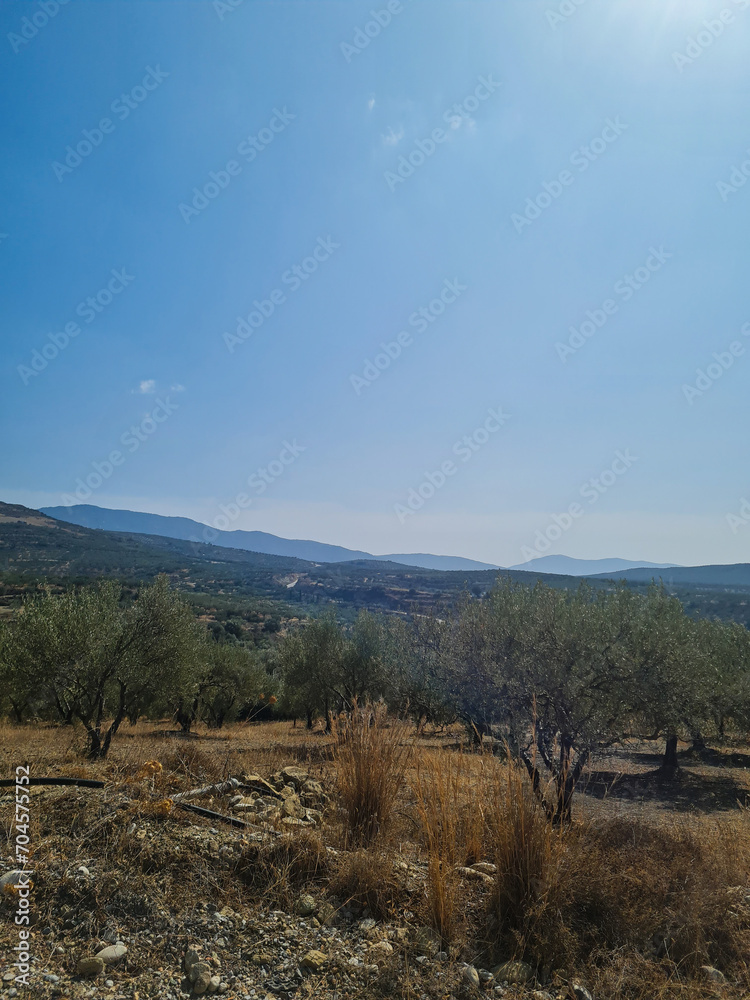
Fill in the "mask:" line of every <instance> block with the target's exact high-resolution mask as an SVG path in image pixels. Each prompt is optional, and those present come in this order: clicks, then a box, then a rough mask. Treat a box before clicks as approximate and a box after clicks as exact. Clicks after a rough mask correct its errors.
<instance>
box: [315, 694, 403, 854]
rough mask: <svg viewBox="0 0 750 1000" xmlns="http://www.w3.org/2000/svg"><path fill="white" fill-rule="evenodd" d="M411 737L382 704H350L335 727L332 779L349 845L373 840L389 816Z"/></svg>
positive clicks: (358, 844)
mask: <svg viewBox="0 0 750 1000" xmlns="http://www.w3.org/2000/svg"><path fill="white" fill-rule="evenodd" d="M413 742H414V738H413V735H412V736H410V735H409V728H408V727H407V726H406V724H405V723H402V722H400V721H399V720H397V719H389V717H388V712H387V709H386V707H385V705H365V706H363V707H361V708H360V707H359V706H358V705H356V704H355V705H354V708H353V709H352V712H351V714H350V715H348V716H346V717H345V718H343V719H340V720H339V721H338V722H337V723H336V725H335V727H334V746H333V759H334V763H335V766H336V782H337V785H338V790H339V795H340V796H341V802H342V805H343V807H344V814H345V817H346V829H345V840H346V845H347V846H348V847H365V846H368V845H370V844H372V843H373V842H374V840H375V839H376V837H378V835H379V834H381V833H382V832H383V831H384V830H385V828H386V826H387V825H388V821H389V820H390V818H391V814H392V812H393V808H394V805H395V803H396V801H397V799H398V796H399V793H400V791H401V787H402V785H403V783H404V775H405V772H406V768H407V766H408V764H409V761H410V758H411V754H412V749H413Z"/></svg>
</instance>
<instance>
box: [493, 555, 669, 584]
mask: <svg viewBox="0 0 750 1000" xmlns="http://www.w3.org/2000/svg"><path fill="white" fill-rule="evenodd" d="M673 566H674V563H651V562H633V561H632V560H631V559H573V558H572V557H571V556H540V557H539V558H538V559H532V560H531V561H530V562H526V563H521V564H520V565H519V566H510V567H509V569H520V570H524V571H525V572H528V573H562V574H563V575H564V576H601V575H606V576H610V575H611V574H612V573H617V574H619V573H622V572H624V571H627V570H635V569H641V568H643V569H646V570H651V569H671V568H672V567H673ZM648 578H649V579H650V578H651V574H648ZM639 579H640V577H639Z"/></svg>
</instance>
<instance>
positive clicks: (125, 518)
mask: <svg viewBox="0 0 750 1000" xmlns="http://www.w3.org/2000/svg"><path fill="white" fill-rule="evenodd" d="M42 513H43V514H47V515H49V516H50V517H54V518H56V519H58V520H60V521H68V522H69V523H71V524H78V525H80V526H82V527H85V528H102V529H104V530H106V531H126V532H130V533H137V534H145V535H160V536H162V537H164V538H181V539H183V540H185V541H191V542H192V541H198V542H211V543H212V544H214V545H218V546H221V547H222V548H231V549H247V550H248V551H250V552H263V553H265V554H266V555H274V556H292V557H294V558H297V559H305V560H307V561H308V562H321V563H338V562H349V561H355V560H362V559H366V560H369V561H375V562H393V563H401V564H402V565H404V566H418V567H420V568H422V569H435V570H469V571H474V570H487V569H497V568H498V567H497V566H494V565H492V564H491V563H483V562H477V561H476V560H474V559H463V558H462V557H461V556H435V555H430V554H429V553H424V552H415V553H410V554H400V555H385V556H374V555H372V554H371V553H370V552H360V551H357V550H356V549H346V548H344V547H343V546H341V545H329V544H327V543H326V542H314V541H309V540H307V539H295V538H280V537H279V536H278V535H271V534H269V533H268V532H265V531H218V530H216V529H214V528H210V527H209V526H208V525H206V524H201V523H200V521H193V520H191V519H190V518H189V517H165V516H163V515H161V514H145V513H142V512H141V511H133V510H110V509H109V508H107V507H95V506H93V505H92V504H76V505H74V506H71V507H44V508H43V509H42Z"/></svg>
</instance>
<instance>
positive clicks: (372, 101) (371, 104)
mask: <svg viewBox="0 0 750 1000" xmlns="http://www.w3.org/2000/svg"><path fill="white" fill-rule="evenodd" d="M374 107H375V98H374V97H371V98H370V100H369V101H368V102H367V110H368V111H372V109H373V108H374Z"/></svg>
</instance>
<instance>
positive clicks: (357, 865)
mask: <svg viewBox="0 0 750 1000" xmlns="http://www.w3.org/2000/svg"><path fill="white" fill-rule="evenodd" d="M328 889H329V892H330V893H331V894H332V895H334V896H335V897H336V898H338V899H341V900H342V901H343V902H344V903H352V902H354V903H357V904H358V905H359V906H361V907H363V908H365V907H366V908H367V909H368V910H369V912H370V913H371V915H372V916H373V917H375V919H376V920H392V919H393V918H394V916H395V915H396V913H397V911H398V910H399V908H403V906H404V904H405V903H406V902H407V899H406V896H405V893H404V890H403V885H402V882H401V880H399V878H398V877H397V875H396V872H395V870H394V867H393V858H392V857H391V855H390V852H385V851H379V850H373V849H364V848H360V849H358V850H356V851H351V852H350V851H342V852H341V854H340V855H339V857H338V861H337V863H336V866H335V868H334V870H333V872H332V874H331V880H330V883H329V885H328Z"/></svg>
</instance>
